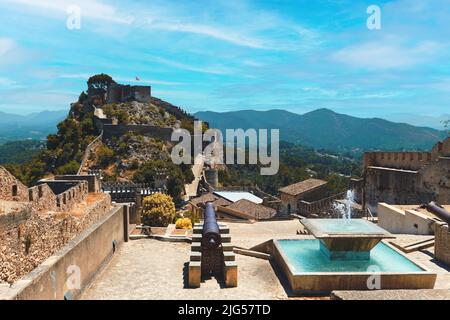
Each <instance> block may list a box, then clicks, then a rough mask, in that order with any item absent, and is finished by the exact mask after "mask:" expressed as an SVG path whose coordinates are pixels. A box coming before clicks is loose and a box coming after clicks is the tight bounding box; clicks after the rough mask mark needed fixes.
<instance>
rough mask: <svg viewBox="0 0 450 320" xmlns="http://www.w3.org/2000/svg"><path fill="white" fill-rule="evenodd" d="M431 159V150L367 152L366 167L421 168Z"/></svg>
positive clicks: (365, 156)
mask: <svg viewBox="0 0 450 320" xmlns="http://www.w3.org/2000/svg"><path fill="white" fill-rule="evenodd" d="M431 159H432V155H431V152H366V153H364V168H367V167H369V166H375V167H388V168H398V169H406V170H419V169H420V168H422V167H423V166H424V165H426V164H428V163H429V162H430V161H431Z"/></svg>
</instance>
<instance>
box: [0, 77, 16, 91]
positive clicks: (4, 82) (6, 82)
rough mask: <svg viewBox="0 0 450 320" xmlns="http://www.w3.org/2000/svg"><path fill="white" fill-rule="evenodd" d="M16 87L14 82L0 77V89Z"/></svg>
mask: <svg viewBox="0 0 450 320" xmlns="http://www.w3.org/2000/svg"><path fill="white" fill-rule="evenodd" d="M16 86H17V82H16V81H14V80H11V79H9V78H3V77H0V88H3V87H7V88H11V87H16Z"/></svg>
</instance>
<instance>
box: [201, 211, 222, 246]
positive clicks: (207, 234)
mask: <svg viewBox="0 0 450 320" xmlns="http://www.w3.org/2000/svg"><path fill="white" fill-rule="evenodd" d="M221 243H222V239H221V237H220V230H219V225H218V224H217V220H216V212H215V211H214V206H213V204H212V203H211V202H207V203H206V207H205V217H204V221H203V233H202V246H203V247H206V248H210V249H214V248H217V247H219V246H220V244H221Z"/></svg>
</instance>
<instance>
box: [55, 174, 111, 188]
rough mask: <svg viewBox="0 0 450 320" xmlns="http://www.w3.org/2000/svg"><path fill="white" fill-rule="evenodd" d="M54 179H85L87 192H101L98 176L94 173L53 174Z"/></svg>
mask: <svg viewBox="0 0 450 320" xmlns="http://www.w3.org/2000/svg"><path fill="white" fill-rule="evenodd" d="M55 180H67V181H87V183H88V192H93V193H98V192H101V189H102V186H101V181H100V177H99V176H98V175H94V174H88V175H62V176H55Z"/></svg>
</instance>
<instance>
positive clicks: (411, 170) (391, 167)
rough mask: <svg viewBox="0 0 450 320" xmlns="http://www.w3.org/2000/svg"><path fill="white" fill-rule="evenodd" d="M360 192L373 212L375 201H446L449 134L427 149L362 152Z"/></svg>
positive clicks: (449, 174)
mask: <svg viewBox="0 0 450 320" xmlns="http://www.w3.org/2000/svg"><path fill="white" fill-rule="evenodd" d="M362 195H363V196H362V198H363V205H364V207H369V208H371V209H372V210H373V212H376V208H377V204H378V203H379V202H386V203H388V204H417V203H428V202H430V201H437V202H438V203H441V204H448V203H450V138H447V139H446V140H444V141H441V142H438V143H437V144H436V145H435V146H434V147H433V149H432V150H431V151H430V152H366V153H365V154H364V183H363V185H362Z"/></svg>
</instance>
